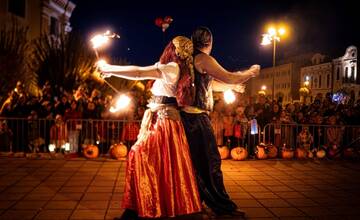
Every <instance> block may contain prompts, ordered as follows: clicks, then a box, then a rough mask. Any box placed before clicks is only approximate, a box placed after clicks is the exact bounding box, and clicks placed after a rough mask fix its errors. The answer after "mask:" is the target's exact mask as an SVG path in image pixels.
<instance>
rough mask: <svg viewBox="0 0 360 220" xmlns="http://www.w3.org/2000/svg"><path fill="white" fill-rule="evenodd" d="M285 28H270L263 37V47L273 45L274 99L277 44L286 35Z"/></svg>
mask: <svg viewBox="0 0 360 220" xmlns="http://www.w3.org/2000/svg"><path fill="white" fill-rule="evenodd" d="M285 32H286V31H285V28H283V27H280V28H275V27H270V28H269V29H268V32H267V33H265V34H263V35H262V37H263V38H262V41H261V45H263V46H266V45H269V44H271V43H272V44H273V77H272V99H273V100H274V98H275V94H274V93H275V64H276V42H280V36H283V35H284V34H285Z"/></svg>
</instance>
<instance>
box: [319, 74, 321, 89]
mask: <svg viewBox="0 0 360 220" xmlns="http://www.w3.org/2000/svg"><path fill="white" fill-rule="evenodd" d="M319 88H321V75H320V76H319Z"/></svg>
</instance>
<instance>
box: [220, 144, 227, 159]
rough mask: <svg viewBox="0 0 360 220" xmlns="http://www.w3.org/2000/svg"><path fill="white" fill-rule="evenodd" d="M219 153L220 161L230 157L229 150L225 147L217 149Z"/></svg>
mask: <svg viewBox="0 0 360 220" xmlns="http://www.w3.org/2000/svg"><path fill="white" fill-rule="evenodd" d="M218 150H219V153H220V158H221V159H222V160H225V159H227V158H228V157H229V155H230V150H229V148H228V147H227V146H222V147H218Z"/></svg>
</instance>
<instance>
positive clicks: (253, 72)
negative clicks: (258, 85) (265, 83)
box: [249, 64, 260, 77]
mask: <svg viewBox="0 0 360 220" xmlns="http://www.w3.org/2000/svg"><path fill="white" fill-rule="evenodd" d="M249 72H250V75H251V77H256V76H258V75H259V74H260V65H257V64H255V65H252V66H251V67H250V69H249Z"/></svg>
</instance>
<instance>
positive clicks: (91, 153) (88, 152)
mask: <svg viewBox="0 0 360 220" xmlns="http://www.w3.org/2000/svg"><path fill="white" fill-rule="evenodd" d="M83 153H84V157H86V158H88V159H94V158H97V157H98V156H99V148H98V147H97V146H95V145H91V144H90V145H86V146H85V148H84V152H83Z"/></svg>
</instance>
